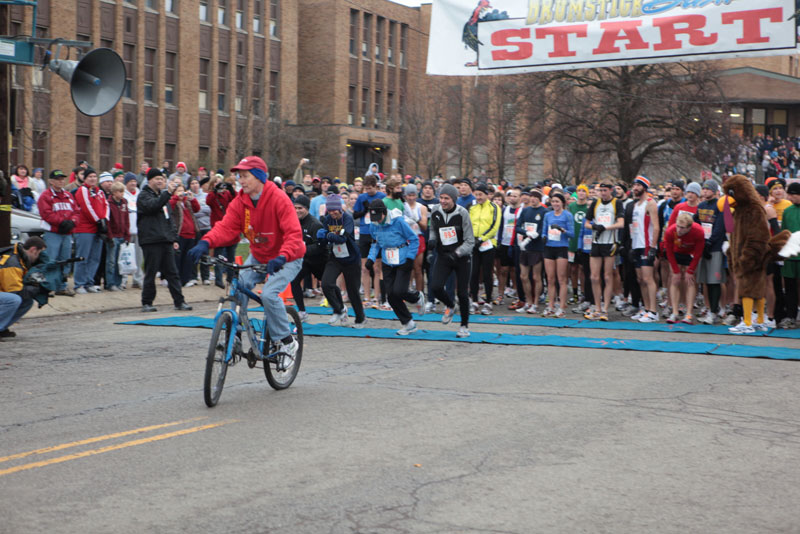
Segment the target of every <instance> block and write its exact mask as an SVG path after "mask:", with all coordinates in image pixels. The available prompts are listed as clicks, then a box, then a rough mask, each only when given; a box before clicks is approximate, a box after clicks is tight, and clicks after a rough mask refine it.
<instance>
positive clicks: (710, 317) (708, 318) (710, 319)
mask: <svg viewBox="0 0 800 534" xmlns="http://www.w3.org/2000/svg"><path fill="white" fill-rule="evenodd" d="M715 319H716V315H714V314H713V313H711V312H710V311H709V312H706V314H705V315H703V316H701V317H700V322H701V323H703V324H712V325H713V324H714V321H715Z"/></svg>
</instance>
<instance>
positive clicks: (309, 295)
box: [303, 289, 314, 299]
mask: <svg viewBox="0 0 800 534" xmlns="http://www.w3.org/2000/svg"><path fill="white" fill-rule="evenodd" d="M303 296H304V297H305V298H307V299H313V298H314V290H313V289H306V290H305V291H303Z"/></svg>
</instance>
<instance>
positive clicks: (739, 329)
mask: <svg viewBox="0 0 800 534" xmlns="http://www.w3.org/2000/svg"><path fill="white" fill-rule="evenodd" d="M755 331H756V329H755V328H753V327H752V326H747V325H746V324H744V321H742V322H741V323H739V324H737V325H736V326H732V327H730V328H728V332H730V333H731V334H752V333H754V332H755Z"/></svg>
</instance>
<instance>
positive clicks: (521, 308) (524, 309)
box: [514, 301, 528, 313]
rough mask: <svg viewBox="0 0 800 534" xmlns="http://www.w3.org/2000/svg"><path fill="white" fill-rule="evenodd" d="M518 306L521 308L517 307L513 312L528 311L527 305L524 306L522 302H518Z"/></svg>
mask: <svg viewBox="0 0 800 534" xmlns="http://www.w3.org/2000/svg"><path fill="white" fill-rule="evenodd" d="M520 304H521V306H517V307H515V308H514V311H515V312H517V313H525V312H526V311H528V305H527V304H525V303H524V302H522V301H520Z"/></svg>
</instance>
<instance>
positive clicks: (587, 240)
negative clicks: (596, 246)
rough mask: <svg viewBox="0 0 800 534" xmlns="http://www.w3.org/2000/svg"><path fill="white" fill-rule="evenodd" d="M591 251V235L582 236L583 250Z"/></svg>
mask: <svg viewBox="0 0 800 534" xmlns="http://www.w3.org/2000/svg"><path fill="white" fill-rule="evenodd" d="M591 249H592V234H586V235H585V236H583V250H591Z"/></svg>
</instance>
